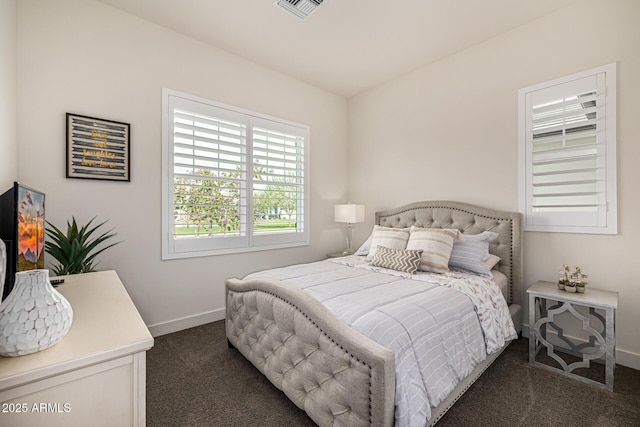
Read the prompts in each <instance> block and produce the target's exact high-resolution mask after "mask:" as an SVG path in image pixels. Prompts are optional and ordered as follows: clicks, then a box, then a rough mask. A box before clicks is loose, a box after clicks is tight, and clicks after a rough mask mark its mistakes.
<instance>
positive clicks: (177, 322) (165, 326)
mask: <svg viewBox="0 0 640 427" xmlns="http://www.w3.org/2000/svg"><path fill="white" fill-rule="evenodd" d="M224 313H225V309H224V308H220V309H218V310H212V311H207V312H204V313H199V314H194V315H193V316H186V317H181V318H179V319H174V320H169V321H167V322H162V323H156V324H154V325H148V326H147V328H149V332H151V335H152V336H154V337H159V336H161V335H166V334H170V333H173V332H178V331H182V330H183V329H189V328H193V327H195V326H200V325H204V324H205V323H211V322H216V321H218V320H222V319H224Z"/></svg>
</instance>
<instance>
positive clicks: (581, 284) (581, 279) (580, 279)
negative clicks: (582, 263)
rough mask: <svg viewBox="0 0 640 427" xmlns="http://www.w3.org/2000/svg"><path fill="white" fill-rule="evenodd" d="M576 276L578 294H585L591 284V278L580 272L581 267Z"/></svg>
mask: <svg viewBox="0 0 640 427" xmlns="http://www.w3.org/2000/svg"><path fill="white" fill-rule="evenodd" d="M574 274H575V276H576V292H580V293H584V291H585V290H586V286H587V284H588V283H589V279H588V277H589V276H588V275H586V274H584V273H583V272H582V271H581V270H580V267H577V266H576V271H575V273H574Z"/></svg>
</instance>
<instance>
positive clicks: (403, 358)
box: [246, 257, 517, 427]
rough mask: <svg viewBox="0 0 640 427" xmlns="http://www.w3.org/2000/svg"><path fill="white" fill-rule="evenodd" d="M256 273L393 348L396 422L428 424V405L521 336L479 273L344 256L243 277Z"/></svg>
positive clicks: (500, 298) (495, 292) (493, 288)
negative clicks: (402, 268) (417, 269)
mask: <svg viewBox="0 0 640 427" xmlns="http://www.w3.org/2000/svg"><path fill="white" fill-rule="evenodd" d="M253 278H269V279H275V280H281V281H284V282H288V283H290V284H295V285H296V286H298V287H300V288H302V289H304V290H305V291H306V292H308V293H309V294H311V295H312V296H313V297H315V298H316V299H318V300H319V301H321V302H322V303H323V304H324V305H325V306H326V307H327V308H328V309H329V310H330V311H331V312H332V313H334V314H335V315H336V317H338V318H339V319H340V320H341V321H343V322H344V323H346V324H347V325H349V326H350V327H352V328H354V329H355V330H357V331H359V332H360V333H362V334H364V335H366V336H368V337H369V338H371V339H372V340H374V341H376V342H378V343H380V344H381V345H383V346H385V347H387V348H389V349H391V350H392V351H393V352H394V354H395V357H396V409H395V418H396V420H395V421H396V426H398V427H403V426H420V427H422V426H424V424H425V422H426V420H428V419H429V418H430V416H431V407H435V406H437V405H438V404H439V403H440V402H441V401H442V400H444V399H445V398H446V397H447V395H448V394H449V393H450V392H451V391H452V390H453V389H454V388H455V386H456V384H457V383H458V382H459V381H460V380H462V379H463V378H464V377H465V376H467V375H468V374H469V373H470V372H471V371H472V370H473V368H474V367H475V366H476V365H477V364H478V363H479V362H481V361H482V360H484V359H485V358H486V355H487V354H488V353H492V352H494V351H496V350H497V349H499V348H500V347H501V346H502V345H504V343H505V342H506V341H509V340H511V339H514V338H516V336H517V335H516V331H515V328H514V326H513V323H512V321H511V317H510V316H509V309H508V307H507V304H506V302H505V300H504V297H503V295H502V293H501V291H500V289H499V288H498V286H497V285H496V284H495V283H494V282H493V281H492V280H490V279H486V278H483V277H480V276H475V275H468V274H462V273H453V272H452V273H447V274H434V273H419V274H414V275H410V274H407V273H400V272H397V271H393V270H387V269H383V268H379V267H372V266H371V265H369V264H368V263H367V262H366V261H364V260H363V259H362V258H361V257H346V258H338V259H333V260H327V261H321V262H316V263H311V264H302V265H294V266H290V267H284V268H279V269H273V270H268V271H265V272H260V273H254V274H251V275H249V276H247V277H246V279H253Z"/></svg>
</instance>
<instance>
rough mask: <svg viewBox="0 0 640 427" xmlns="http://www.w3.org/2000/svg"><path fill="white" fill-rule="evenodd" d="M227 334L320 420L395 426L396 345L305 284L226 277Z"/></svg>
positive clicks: (322, 422) (330, 423)
mask: <svg viewBox="0 0 640 427" xmlns="http://www.w3.org/2000/svg"><path fill="white" fill-rule="evenodd" d="M226 298H227V306H226V332H227V339H228V340H229V342H230V343H231V344H232V345H233V346H234V347H235V348H237V349H238V351H240V352H241V353H242V354H243V355H244V356H245V357H246V358H247V359H248V360H249V361H251V363H253V364H254V365H255V366H256V367H257V368H258V369H259V370H260V372H262V373H263V374H264V375H265V376H266V377H267V378H268V379H269V380H270V381H271V382H272V383H273V384H274V385H275V386H276V387H278V388H279V389H280V390H282V391H283V392H284V393H285V394H286V395H287V397H288V398H289V399H290V400H291V401H293V402H294V403H295V404H296V405H297V406H298V407H299V408H301V409H303V410H304V411H305V412H306V413H307V414H308V415H309V417H311V419H312V420H313V421H315V422H316V423H317V424H319V425H321V426H364V425H373V426H392V425H393V423H394V397H395V367H394V355H393V353H392V352H391V350H389V349H387V348H385V347H383V346H381V345H379V344H377V343H376V342H374V341H372V340H371V339H369V338H367V337H365V336H364V335H362V334H360V333H359V332H356V331H355V330H353V329H351V328H349V327H348V326H346V325H345V324H344V323H342V322H340V321H339V320H338V319H336V318H335V317H334V316H333V314H332V313H330V312H329V310H327V309H326V308H325V307H324V306H323V305H322V304H321V303H320V302H318V301H317V300H315V299H314V298H312V297H311V296H309V295H307V294H306V293H304V292H303V291H301V290H300V289H298V288H295V287H293V286H290V285H287V284H285V283H282V282H276V281H269V280H248V281H241V280H237V279H229V280H227V282H226Z"/></svg>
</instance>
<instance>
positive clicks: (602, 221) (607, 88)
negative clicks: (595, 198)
mask: <svg viewBox="0 0 640 427" xmlns="http://www.w3.org/2000/svg"><path fill="white" fill-rule="evenodd" d="M599 76H600V77H601V78H603V80H604V87H600V86H598V88H597V91H598V92H597V95H596V96H597V97H598V98H600V97H602V99H603V100H604V103H603V105H602V109H601V110H600V109H599V110H598V111H599V113H598V114H599V115H598V116H597V127H596V133H597V136H596V138H604V142H603V143H601V142H600V140H598V142H597V144H596V147H597V154H596V157H595V158H596V161H597V162H598V164H599V166H598V167H597V169H596V171H602V170H604V174H603V176H604V180H605V184H604V186H603V187H600V188H602V189H603V191H599V193H598V194H603V198H604V203H600V205H601V206H604V208H602V207H600V208H598V210H597V211H596V213H595V214H592V216H594V217H597V218H598V220H597V221H596V223H593V222H592V223H591V224H588V225H580V223H581V222H584V220H583V218H584V213H582V212H576V213H572V212H557V213H555V214H554V213H551V214H545V215H544V217H543V216H542V215H540V214H538V215H537V216H536V214H535V213H534V212H533V209H532V207H531V205H532V201H533V184H532V178H533V172H532V170H533V159H532V157H533V155H532V153H533V141H531V143H529V142H528V134H527V133H528V132H529V130H528V128H527V125H528V119H529V116H530V114H529V113H530V111H529V110H530V109H528V99H529V96H530V95H531V96H533V93H534V92H538V91H544V90H551V89H552V88H562V87H563V86H566V87H568V86H569V85H571V84H572V83H575V82H576V81H579V80H581V79H585V78H595V79H598V78H599ZM601 91H602V93H601ZM602 112H604V117H602V116H601V113H602ZM616 123H617V122H616V63H611V64H607V65H604V66H601V67H596V68H593V69H591V70H587V71H583V72H579V73H575V74H571V75H568V76H565V77H561V78H558V79H554V80H551V81H548V82H543V83H539V84H536V85H533V86H529V87H526V88H522V89H520V90H519V91H518V157H519V174H518V175H519V205H520V211H521V212H522V213H523V214H524V231H540V232H560V233H585V234H617V233H618V225H617V153H616V146H617V141H616ZM601 144H602V145H601ZM581 215H583V216H582V217H581ZM542 218H544V219H542ZM543 221H544V222H546V223H541V222H543ZM598 222H599V223H598ZM569 223H570V224H569Z"/></svg>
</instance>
